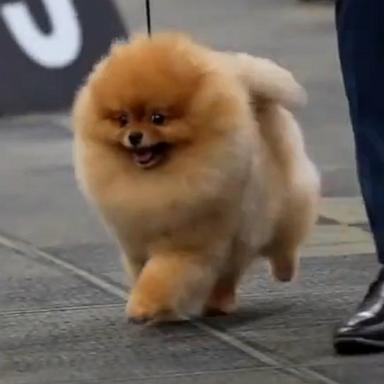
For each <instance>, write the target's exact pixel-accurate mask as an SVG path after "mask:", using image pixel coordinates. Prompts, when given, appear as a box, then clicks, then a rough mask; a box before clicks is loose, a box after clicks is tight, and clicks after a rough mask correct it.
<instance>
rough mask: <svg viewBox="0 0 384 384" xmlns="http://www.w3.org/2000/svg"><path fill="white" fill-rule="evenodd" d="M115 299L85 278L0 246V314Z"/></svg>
mask: <svg viewBox="0 0 384 384" xmlns="http://www.w3.org/2000/svg"><path fill="white" fill-rule="evenodd" d="M116 302H119V300H118V299H116V298H115V297H113V296H110V295H108V294H106V293H105V292H103V291H101V290H100V289H98V288H95V287H93V286H92V285H90V284H89V283H87V282H84V281H82V280H79V279H78V278H76V277H74V276H71V275H70V274H68V273H66V272H63V271H61V270H58V269H57V268H55V267H53V266H51V265H47V264H45V263H43V262H41V260H36V259H34V258H33V257H32V256H30V255H29V256H26V255H20V254H18V253H16V252H14V251H12V250H9V249H7V248H4V247H2V246H0V313H1V314H4V313H7V312H21V313H23V312H28V311H36V310H48V309H53V308H61V307H63V306H65V307H72V306H75V307H77V306H82V305H92V304H111V303H116ZM0 332H3V327H2V326H1V322H0Z"/></svg>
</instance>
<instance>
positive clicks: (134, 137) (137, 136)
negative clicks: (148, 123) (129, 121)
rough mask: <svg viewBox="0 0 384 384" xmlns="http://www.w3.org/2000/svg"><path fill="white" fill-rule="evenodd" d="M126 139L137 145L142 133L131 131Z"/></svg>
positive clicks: (141, 138)
mask: <svg viewBox="0 0 384 384" xmlns="http://www.w3.org/2000/svg"><path fill="white" fill-rule="evenodd" d="M128 139H129V142H130V143H131V144H132V145H133V146H134V147H137V146H138V145H139V144H140V143H141V140H143V134H142V133H141V132H132V133H130V134H129V136H128Z"/></svg>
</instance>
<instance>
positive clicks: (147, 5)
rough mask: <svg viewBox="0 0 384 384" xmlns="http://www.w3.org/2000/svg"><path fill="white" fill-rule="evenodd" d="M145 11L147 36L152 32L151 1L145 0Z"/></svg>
mask: <svg viewBox="0 0 384 384" xmlns="http://www.w3.org/2000/svg"><path fill="white" fill-rule="evenodd" d="M145 13H146V15H147V32H148V36H151V34H152V23H151V1H150V0H145Z"/></svg>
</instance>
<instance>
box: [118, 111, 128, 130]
mask: <svg viewBox="0 0 384 384" xmlns="http://www.w3.org/2000/svg"><path fill="white" fill-rule="evenodd" d="M116 120H117V122H118V123H119V125H120V127H125V126H126V125H128V123H129V118H128V114H127V113H126V112H122V113H120V114H119V115H118V116H117V117H116Z"/></svg>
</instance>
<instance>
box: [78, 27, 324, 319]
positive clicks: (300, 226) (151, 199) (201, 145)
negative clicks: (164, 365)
mask: <svg viewBox="0 0 384 384" xmlns="http://www.w3.org/2000/svg"><path fill="white" fill-rule="evenodd" d="M302 99H303V91H302V89H301V87H300V86H299V85H298V84H297V83H296V82H295V80H294V79H293V77H292V76H291V74H290V73H289V72H287V71H286V70H284V69H283V68H281V67H279V66H277V65H276V64H274V63H272V62H270V61H268V60H265V59H260V58H255V57H252V56H249V55H246V54H234V53H224V52H217V51H213V50H210V49H208V48H207V47H204V46H201V45H199V44H196V43H195V42H193V41H192V40H190V39H189V38H187V37H185V36H182V35H179V34H158V35H154V36H153V37H152V38H147V37H138V38H136V39H134V40H133V41H132V42H130V43H128V44H116V45H114V46H113V47H112V49H111V52H110V54H109V55H108V57H106V58H105V59H103V60H102V61H101V62H100V63H99V64H98V65H97V66H96V68H95V69H94V71H93V73H92V74H91V75H90V77H89V79H88V81H87V83H86V84H85V85H84V86H83V87H82V89H81V90H80V92H79V94H78V96H77V99H76V102H75V106H74V112H73V119H74V132H75V167H76V173H77V177H78V180H79V182H80V184H81V186H82V189H83V191H84V193H85V194H86V196H87V197H88V198H89V200H91V202H92V203H94V204H95V205H96V206H97V208H98V210H99V211H100V212H101V214H102V216H103V218H104V221H105V222H106V223H107V225H108V227H109V228H110V229H111V230H112V232H113V233H114V234H115V235H116V238H117V239H118V242H119V244H120V246H121V248H122V251H123V253H124V260H125V261H126V263H125V264H126V266H127V268H128V270H129V271H130V272H131V274H132V277H133V280H134V282H135V285H134V287H133V289H132V293H131V296H130V300H129V302H128V305H127V313H128V316H130V317H131V318H133V319H136V320H150V321H161V320H175V319H180V318H184V317H185V316H191V315H192V316H193V315H201V314H205V313H209V312H211V311H213V312H217V311H218V312H221V313H228V312H229V311H231V310H232V309H233V308H234V306H235V291H236V287H237V285H238V283H239V279H240V277H241V275H242V274H243V272H244V270H245V269H246V268H247V267H248V266H249V264H250V263H251V261H253V260H254V259H255V258H257V257H259V256H261V255H263V256H266V257H268V259H269V261H270V264H271V269H272V273H273V275H274V276H275V277H276V278H277V279H278V280H281V281H287V280H290V279H292V278H293V276H294V274H295V271H296V269H297V264H298V248H299V246H300V244H301V243H302V241H303V240H304V238H305V237H306V235H307V234H308V232H309V230H310V229H311V227H312V226H313V224H314V222H315V220H316V210H317V202H318V196H319V179H318V175H317V172H316V169H315V167H314V166H313V164H312V163H311V161H310V160H309V159H308V157H307V155H306V152H305V150H304V146H303V140H302V135H301V133H300V130H299V127H298V125H297V123H296V121H295V120H294V118H293V116H292V115H291V113H290V112H288V111H287V109H286V107H289V106H291V105H294V104H295V103H298V102H300V101H302Z"/></svg>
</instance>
